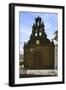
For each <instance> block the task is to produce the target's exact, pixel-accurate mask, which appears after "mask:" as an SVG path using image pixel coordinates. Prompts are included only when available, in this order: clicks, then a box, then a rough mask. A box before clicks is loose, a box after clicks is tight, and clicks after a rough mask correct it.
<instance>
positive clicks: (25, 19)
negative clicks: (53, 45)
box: [19, 12, 58, 53]
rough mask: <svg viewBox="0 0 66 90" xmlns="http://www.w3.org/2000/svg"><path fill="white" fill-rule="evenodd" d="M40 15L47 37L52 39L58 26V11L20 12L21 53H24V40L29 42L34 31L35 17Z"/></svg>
mask: <svg viewBox="0 0 66 90" xmlns="http://www.w3.org/2000/svg"><path fill="white" fill-rule="evenodd" d="M38 16H40V17H41V18H42V21H43V22H44V25H45V32H46V34H47V38H49V39H52V36H53V33H54V32H55V31H56V30H57V27H58V24H57V22H58V15H57V13H44V12H41V13H40V12H20V13H19V28H20V29H19V30H20V53H23V45H24V42H27V41H28V40H29V38H30V34H31V32H32V25H33V23H34V22H35V18H36V17H38Z"/></svg>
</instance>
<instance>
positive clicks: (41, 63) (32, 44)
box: [24, 16, 54, 70]
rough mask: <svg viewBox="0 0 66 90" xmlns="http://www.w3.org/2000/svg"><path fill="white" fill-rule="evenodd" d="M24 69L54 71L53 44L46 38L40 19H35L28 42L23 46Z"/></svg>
mask: <svg viewBox="0 0 66 90" xmlns="http://www.w3.org/2000/svg"><path fill="white" fill-rule="evenodd" d="M24 68H25V69H28V70H40V69H54V42H53V41H52V42H51V41H50V40H49V39H48V38H47V35H46V33H45V25H44V23H43V21H42V19H41V17H39V16H38V17H37V18H35V23H33V26H32V34H31V35H30V40H29V41H28V42H27V43H25V44H24Z"/></svg>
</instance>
